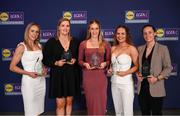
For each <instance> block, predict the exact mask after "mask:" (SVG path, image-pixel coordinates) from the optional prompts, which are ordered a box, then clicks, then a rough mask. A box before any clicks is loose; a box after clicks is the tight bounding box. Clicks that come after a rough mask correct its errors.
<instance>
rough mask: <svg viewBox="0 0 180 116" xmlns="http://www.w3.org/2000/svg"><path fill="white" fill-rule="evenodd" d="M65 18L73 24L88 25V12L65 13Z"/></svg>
mask: <svg viewBox="0 0 180 116" xmlns="http://www.w3.org/2000/svg"><path fill="white" fill-rule="evenodd" d="M63 17H64V18H67V19H69V20H70V22H71V24H87V11H64V12H63Z"/></svg>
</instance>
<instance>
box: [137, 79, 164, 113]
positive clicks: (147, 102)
mask: <svg viewBox="0 0 180 116" xmlns="http://www.w3.org/2000/svg"><path fill="white" fill-rule="evenodd" d="M163 98H164V97H152V96H151V95H150V91H149V83H148V81H147V79H144V80H143V82H142V83H141V90H140V94H139V96H138V100H139V105H140V108H141V112H142V115H162V106H163Z"/></svg>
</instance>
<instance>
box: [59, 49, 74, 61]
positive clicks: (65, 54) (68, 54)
mask: <svg viewBox="0 0 180 116" xmlns="http://www.w3.org/2000/svg"><path fill="white" fill-rule="evenodd" d="M61 59H65V62H71V59H72V53H71V51H70V50H67V51H64V52H63V54H62V56H61Z"/></svg>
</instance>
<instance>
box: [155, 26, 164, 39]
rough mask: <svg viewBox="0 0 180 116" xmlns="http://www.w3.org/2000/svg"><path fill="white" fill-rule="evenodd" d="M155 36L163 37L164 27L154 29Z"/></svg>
mask: <svg viewBox="0 0 180 116" xmlns="http://www.w3.org/2000/svg"><path fill="white" fill-rule="evenodd" d="M156 35H157V37H163V36H164V29H162V28H160V29H157V31H156Z"/></svg>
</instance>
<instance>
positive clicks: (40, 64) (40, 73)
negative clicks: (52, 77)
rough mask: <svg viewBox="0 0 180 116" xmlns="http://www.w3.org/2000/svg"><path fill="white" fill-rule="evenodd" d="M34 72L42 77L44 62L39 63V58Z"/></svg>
mask: <svg viewBox="0 0 180 116" xmlns="http://www.w3.org/2000/svg"><path fill="white" fill-rule="evenodd" d="M34 71H35V72H36V73H37V75H38V76H42V75H43V74H42V62H40V61H39V58H38V59H37V61H36V63H35V65H34Z"/></svg>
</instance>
